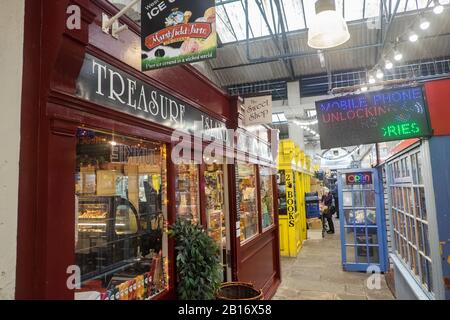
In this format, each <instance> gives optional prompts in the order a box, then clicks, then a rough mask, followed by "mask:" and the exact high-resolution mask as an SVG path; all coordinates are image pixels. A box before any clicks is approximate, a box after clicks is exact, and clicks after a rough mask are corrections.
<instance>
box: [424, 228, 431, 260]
mask: <svg viewBox="0 0 450 320" xmlns="http://www.w3.org/2000/svg"><path fill="white" fill-rule="evenodd" d="M423 241H424V245H425V255H427V256H428V257H429V256H430V241H429V239H428V225H427V224H423Z"/></svg>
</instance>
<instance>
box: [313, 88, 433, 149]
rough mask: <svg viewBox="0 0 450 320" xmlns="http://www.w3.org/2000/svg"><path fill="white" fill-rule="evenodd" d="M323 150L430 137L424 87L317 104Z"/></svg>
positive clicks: (344, 97) (369, 93)
mask: <svg viewBox="0 0 450 320" xmlns="http://www.w3.org/2000/svg"><path fill="white" fill-rule="evenodd" d="M316 110H317V118H318V121H319V133H320V146H321V148H322V149H330V148H336V147H346V146H355V145H360V144H369V143H376V142H384V141H393V140H403V139H409V138H415V137H426V136H431V134H432V131H431V126H430V121H429V116H428V109H427V105H426V103H425V98H424V95H423V90H422V87H421V86H416V87H403V88H395V89H388V90H381V91H374V92H368V93H364V94H357V95H348V96H343V97H338V98H333V99H329V100H323V101H317V102H316Z"/></svg>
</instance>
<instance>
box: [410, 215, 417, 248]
mask: <svg viewBox="0 0 450 320" xmlns="http://www.w3.org/2000/svg"><path fill="white" fill-rule="evenodd" d="M409 219H410V227H411V238H410V241H411V242H412V244H414V245H415V246H417V240H416V224H415V221H414V219H413V218H409Z"/></svg>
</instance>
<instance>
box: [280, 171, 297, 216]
mask: <svg viewBox="0 0 450 320" xmlns="http://www.w3.org/2000/svg"><path fill="white" fill-rule="evenodd" d="M277 185H278V203H279V204H278V214H279V215H286V214H287V212H288V209H289V212H294V213H296V212H297V201H296V195H297V193H296V184H295V178H294V173H293V171H291V170H288V171H287V175H286V171H285V170H279V171H278V175H277ZM288 204H289V208H288Z"/></svg>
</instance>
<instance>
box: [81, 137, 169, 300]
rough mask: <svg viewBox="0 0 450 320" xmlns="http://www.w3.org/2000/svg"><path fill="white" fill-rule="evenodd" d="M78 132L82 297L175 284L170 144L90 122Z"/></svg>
mask: <svg viewBox="0 0 450 320" xmlns="http://www.w3.org/2000/svg"><path fill="white" fill-rule="evenodd" d="M77 137H78V145H77V172H76V173H75V183H76V185H75V190H76V194H75V209H76V210H75V213H76V225H75V258H76V264H77V265H78V266H79V267H80V270H81V289H79V290H77V292H76V294H75V298H76V299H77V298H78V299H83V298H86V297H91V295H90V293H95V294H98V297H99V298H101V299H104V300H142V299H151V298H152V297H154V296H155V295H157V294H159V293H161V292H162V291H164V290H166V289H167V287H168V277H167V275H168V260H167V234H166V233H165V232H164V231H165V226H166V219H165V217H166V215H167V170H166V168H165V163H166V160H165V159H166V158H165V157H166V149H165V145H163V144H160V143H153V142H149V141H143V140H136V139H134V138H128V137H122V136H111V135H110V134H107V133H102V132H98V131H93V130H87V129H79V130H78V132H77ZM111 142H114V143H111Z"/></svg>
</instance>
